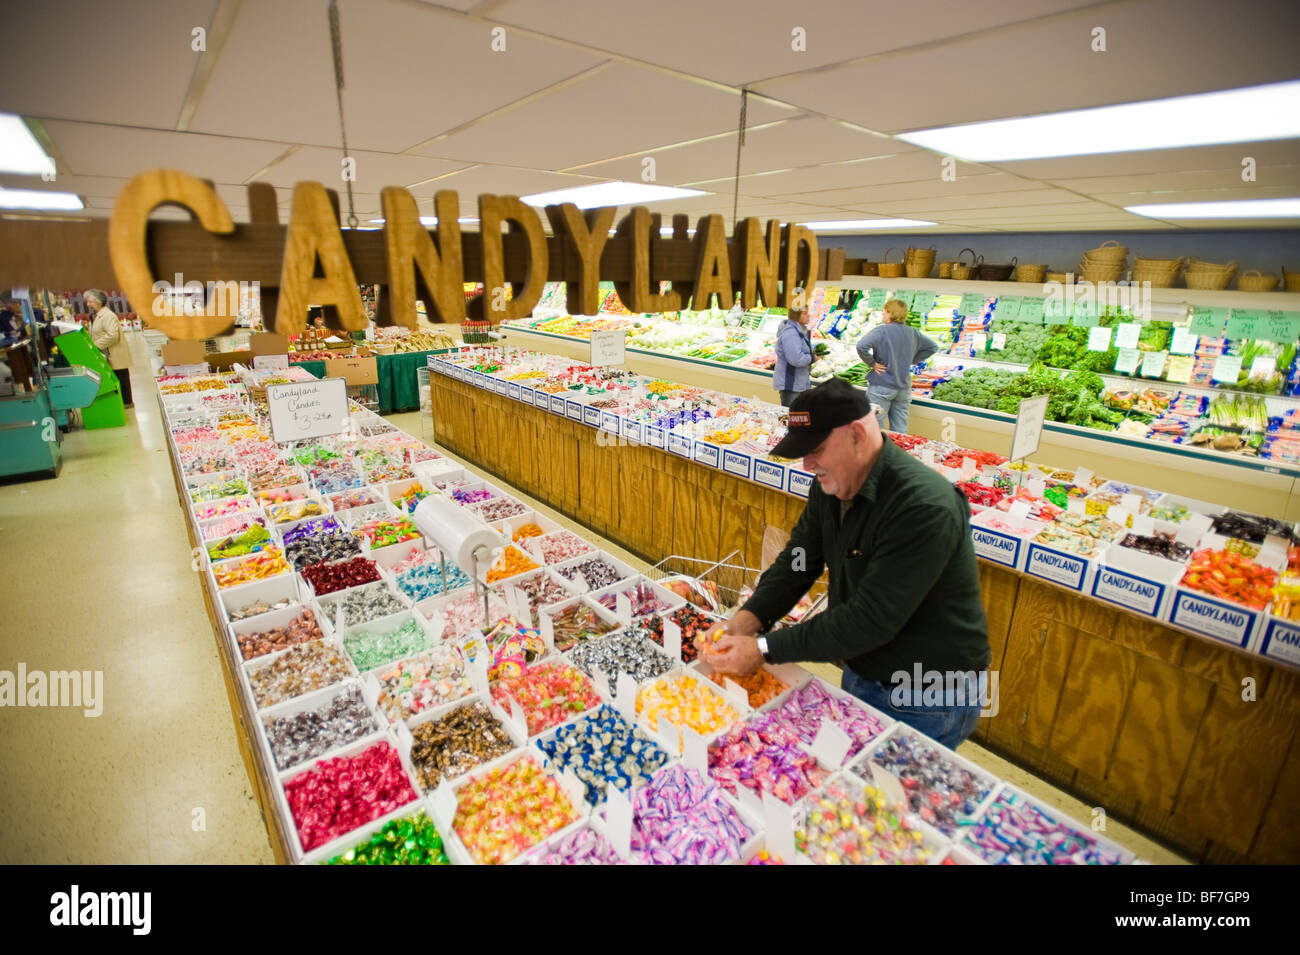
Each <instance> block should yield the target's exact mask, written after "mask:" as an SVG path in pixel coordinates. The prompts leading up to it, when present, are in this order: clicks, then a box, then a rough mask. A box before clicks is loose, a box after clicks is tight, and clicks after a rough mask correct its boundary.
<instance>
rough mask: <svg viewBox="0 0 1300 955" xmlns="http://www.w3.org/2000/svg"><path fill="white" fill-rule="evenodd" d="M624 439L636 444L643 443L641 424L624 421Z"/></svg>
mask: <svg viewBox="0 0 1300 955" xmlns="http://www.w3.org/2000/svg"><path fill="white" fill-rule="evenodd" d="M623 437H625V438H627V439H628V440H629V441H631V442H632V443H634V444H640V443H641V422H640V421H632V420H629V419H628V418H624V419H623Z"/></svg>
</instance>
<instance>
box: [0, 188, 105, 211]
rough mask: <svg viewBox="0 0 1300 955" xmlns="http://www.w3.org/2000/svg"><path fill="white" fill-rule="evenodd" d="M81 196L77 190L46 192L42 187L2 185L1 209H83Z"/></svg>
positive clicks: (0, 193) (0, 194)
mask: <svg viewBox="0 0 1300 955" xmlns="http://www.w3.org/2000/svg"><path fill="white" fill-rule="evenodd" d="M82 208H85V207H84V206H83V205H82V204H81V197H80V196H79V195H77V194H76V193H75V192H44V191H42V190H40V189H5V188H3V187H0V209H59V210H67V209H82Z"/></svg>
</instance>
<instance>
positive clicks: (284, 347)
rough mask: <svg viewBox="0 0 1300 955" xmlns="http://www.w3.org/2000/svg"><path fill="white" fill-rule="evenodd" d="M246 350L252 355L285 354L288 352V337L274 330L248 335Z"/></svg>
mask: <svg viewBox="0 0 1300 955" xmlns="http://www.w3.org/2000/svg"><path fill="white" fill-rule="evenodd" d="M248 350H249V352H250V353H251V354H252V355H253V357H257V356H258V355H287V354H288V353H289V339H288V338H287V337H286V336H284V335H277V334H275V333H274V332H258V333H257V334H256V335H249V336H248Z"/></svg>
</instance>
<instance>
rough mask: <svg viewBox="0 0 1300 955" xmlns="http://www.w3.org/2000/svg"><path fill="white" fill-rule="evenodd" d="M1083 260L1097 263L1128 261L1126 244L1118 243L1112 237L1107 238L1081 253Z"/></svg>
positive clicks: (1110, 263)
mask: <svg viewBox="0 0 1300 955" xmlns="http://www.w3.org/2000/svg"><path fill="white" fill-rule="evenodd" d="M1083 258H1084V261H1090V262H1093V263H1095V264H1097V265H1107V264H1109V265H1114V264H1116V263H1119V264H1121V265H1122V264H1124V263H1127V262H1128V246H1126V245H1120V244H1119V243H1118V242H1116V241H1115V240H1114V239H1108V240H1106V241H1105V242H1103V243H1102V244H1101V245H1099V246H1097V248H1095V249H1089V250H1088V251H1087V252H1085V253H1083Z"/></svg>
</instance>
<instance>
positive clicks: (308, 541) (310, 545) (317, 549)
mask: <svg viewBox="0 0 1300 955" xmlns="http://www.w3.org/2000/svg"><path fill="white" fill-rule="evenodd" d="M284 552H285V555H286V556H287V557H288V558H289V563H291V564H292V565H293V569H294V570H302V569H303V568H304V567H308V566H311V565H313V564H333V563H335V562H336V561H345V560H347V559H348V558H350V557H359V556H360V555H361V545H360V543H358V541H357V539H356V538H355V537H353V536H352V535H351V534H349V533H348V532H347V531H343V530H340V531H335V532H334V533H333V534H316V535H314V536H311V537H303V538H300V539H299V540H296V541H294V542H293V543H291V544H285V545H284ZM319 592H320V591H317V593H319Z"/></svg>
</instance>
